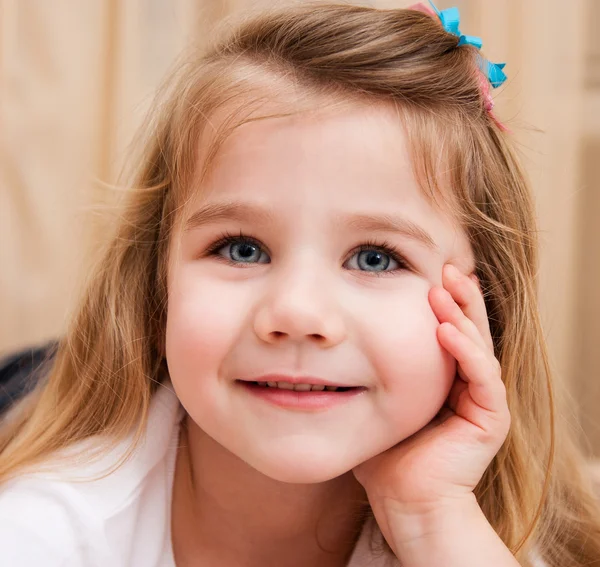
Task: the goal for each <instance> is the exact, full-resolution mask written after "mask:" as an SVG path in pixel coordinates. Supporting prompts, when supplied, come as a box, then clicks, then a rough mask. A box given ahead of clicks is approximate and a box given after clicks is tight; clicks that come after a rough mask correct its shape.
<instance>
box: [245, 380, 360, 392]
mask: <svg viewBox="0 0 600 567" xmlns="http://www.w3.org/2000/svg"><path fill="white" fill-rule="evenodd" d="M237 382H241V383H242V384H244V385H246V386H248V387H255V388H267V389H272V390H288V391H294V392H298V393H301V394H302V393H318V392H348V391H350V390H366V388H365V387H363V386H325V385H323V384H292V383H290V382H256V381H251V380H249V381H246V380H237Z"/></svg>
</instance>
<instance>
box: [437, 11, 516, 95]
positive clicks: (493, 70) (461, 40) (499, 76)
mask: <svg viewBox="0 0 600 567" xmlns="http://www.w3.org/2000/svg"><path fill="white" fill-rule="evenodd" d="M429 4H431V7H432V8H433V9H434V10H435V14H436V15H437V17H438V18H439V19H440V21H441V22H442V26H443V28H444V29H445V30H446V31H447V32H449V33H452V34H454V35H456V36H458V45H473V46H474V47H476V48H477V49H481V46H482V45H483V42H482V41H481V38H480V37H477V36H474V35H464V34H462V33H461V31H460V28H459V26H460V13H459V11H458V8H448V9H446V10H441V11H440V10H438V9H437V8H436V7H435V4H434V3H433V2H432V1H431V0H429ZM505 65H506V63H492V62H491V61H488V60H487V59H485V58H484V57H482V56H481V55H479V67H480V69H481V71H482V72H483V73H484V74H485V76H486V77H487V78H488V81H489V82H490V84H491V85H492V87H493V88H496V87H499V86H500V85H501V84H502V83H504V81H506V75H505V74H504V71H503V69H504V66H505Z"/></svg>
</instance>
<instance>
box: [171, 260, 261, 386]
mask: <svg viewBox="0 0 600 567" xmlns="http://www.w3.org/2000/svg"><path fill="white" fill-rule="evenodd" d="M190 272H191V270H190ZM250 305H251V303H250V302H249V298H246V297H244V295H243V294H241V293H240V288H239V286H238V288H237V290H236V291H235V292H232V291H231V290H229V289H228V284H227V283H225V282H223V281H218V282H217V281H214V280H212V279H210V278H207V277H205V276H203V277H196V276H195V275H194V274H193V273H186V272H185V271H182V273H181V274H180V276H179V277H178V279H177V283H176V285H173V286H172V288H171V289H170V290H169V303H168V310H167V328H166V355H167V362H168V365H169V371H170V373H171V377H172V378H173V381H176V380H177V379H178V378H180V377H183V378H189V377H191V376H192V375H194V376H200V374H202V375H204V374H210V375H212V376H215V375H216V374H218V371H219V368H220V365H221V364H222V362H223V361H224V359H225V357H226V356H227V353H228V352H229V351H230V350H232V349H233V347H234V345H235V343H236V340H237V337H238V336H239V334H240V332H241V330H242V328H243V321H244V319H245V317H246V316H247V315H246V312H247V310H248V307H249V306H250Z"/></svg>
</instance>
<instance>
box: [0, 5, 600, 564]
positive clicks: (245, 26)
mask: <svg viewBox="0 0 600 567" xmlns="http://www.w3.org/2000/svg"><path fill="white" fill-rule="evenodd" d="M477 53H478V52H477V50H476V49H475V48H474V47H471V46H460V47H458V46H457V38H456V36H454V35H452V34H450V33H447V32H446V31H445V30H444V29H443V28H442V27H441V25H440V24H439V21H437V20H436V19H434V18H432V17H430V16H429V15H427V14H425V13H422V12H420V11H416V10H376V9H372V8H367V7H358V6H350V5H344V4H339V5H334V4H331V5H325V4H320V3H319V4H314V3H310V4H303V5H297V6H291V7H286V8H283V9H277V10H276V11H269V12H265V13H263V14H261V15H258V16H257V17H256V18H251V19H249V20H248V21H244V22H241V23H240V24H239V25H236V26H235V27H234V28H233V30H232V31H227V30H226V31H224V32H223V35H219V36H217V40H215V42H214V43H213V44H212V45H211V47H210V48H209V49H207V50H205V51H202V52H201V53H195V52H191V54H190V56H189V57H188V59H187V60H185V61H184V62H183V63H182V64H181V65H180V66H179V68H178V70H177V71H176V72H175V74H174V75H173V76H172V77H171V78H170V80H169V82H168V83H167V85H166V87H165V89H164V92H163V97H162V98H161V99H160V100H159V102H157V104H156V106H155V111H154V113H153V114H152V115H151V116H152V120H151V122H150V126H151V128H150V130H149V137H148V141H147V144H146V146H145V149H144V153H143V156H142V161H141V166H140V168H139V172H138V175H137V179H136V181H135V183H134V188H133V189H132V190H131V198H130V201H129V203H128V207H127V210H126V211H125V213H124V215H123V221H122V223H121V224H120V226H119V227H118V230H117V234H116V236H115V237H114V239H113V240H112V241H111V243H110V246H109V248H108V250H107V252H106V255H105V257H104V260H103V262H102V264H101V266H100V267H99V269H98V272H97V273H96V274H94V276H93V277H92V278H91V280H90V284H89V286H88V289H87V292H86V295H85V297H84V299H83V300H82V304H81V308H80V310H79V312H78V314H77V316H76V317H75V318H74V321H73V323H72V326H71V328H70V329H69V331H68V333H67V335H66V337H65V339H64V340H63V342H62V345H61V348H60V350H59V352H58V356H57V359H56V362H55V364H54V367H53V370H52V372H51V373H50V375H49V378H48V381H47V383H44V384H42V385H41V386H40V388H39V389H38V390H37V391H36V392H34V394H33V395H32V396H30V397H29V398H28V399H27V400H26V401H25V403H23V404H21V405H20V406H19V407H17V408H16V409H15V412H14V414H13V419H11V420H10V425H9V424H7V425H6V426H5V427H4V431H3V438H2V441H1V442H2V444H1V445H0V447H3V452H2V454H1V455H0V478H4V479H5V478H8V477H9V476H12V475H13V474H15V473H16V471H18V470H20V469H21V468H22V467H23V466H25V465H33V464H35V463H37V462H40V461H41V460H42V459H43V458H44V457H45V456H47V455H49V454H50V453H51V452H53V451H55V450H56V449H59V448H62V447H65V446H67V445H69V444H71V443H73V442H74V441H76V440H79V439H83V438H86V437H89V436H91V435H93V434H95V433H98V432H109V433H111V434H112V435H113V437H114V438H115V439H118V438H121V437H123V436H124V435H126V434H127V433H129V432H130V430H131V429H132V428H134V427H135V428H136V431H137V434H138V435H141V434H142V432H143V430H144V425H145V419H146V414H147V408H148V403H149V400H150V398H151V395H152V393H153V392H154V391H155V390H156V387H157V383H158V380H159V379H160V376H161V373H162V372H164V371H166V370H168V372H169V374H170V376H171V379H172V381H173V384H174V387H175V390H176V392H177V394H178V396H179V397H180V399H181V402H182V404H183V405H184V407H185V409H186V410H187V411H188V413H189V415H190V417H191V418H192V420H193V421H194V422H195V423H196V424H197V425H198V426H199V427H201V428H202V429H203V430H205V431H206V432H207V433H208V434H209V435H210V436H212V437H213V438H214V439H215V440H217V441H218V442H219V443H221V444H222V445H223V446H224V447H226V448H227V449H229V450H230V451H232V452H233V453H235V454H236V455H238V456H239V457H240V458H242V459H244V460H245V461H246V462H247V463H249V464H250V465H251V466H253V467H255V468H256V469H257V470H259V471H260V472H262V473H264V474H266V475H268V476H270V477H272V478H275V479H278V480H283V481H287V482H295V483H312V482H322V481H325V480H328V479H331V478H333V477H335V476H339V475H341V474H343V473H345V472H348V471H349V470H350V469H351V468H352V467H354V466H355V465H357V464H358V463H360V462H362V461H364V460H366V459H368V458H370V457H372V456H374V455H375V454H377V453H380V452H381V451H383V450H385V449H387V448H389V447H391V446H392V445H394V444H396V443H398V442H399V441H401V440H402V439H404V438H406V437H408V436H409V435H411V434H412V433H414V432H416V431H417V430H419V429H420V428H422V427H423V426H424V425H425V424H426V423H428V422H429V421H430V420H431V418H433V417H434V415H435V414H436V413H437V411H438V410H439V409H440V406H441V405H442V404H443V402H444V400H445V397H446V395H447V393H448V391H449V389H450V386H451V383H452V380H453V378H454V372H455V362H454V361H453V360H452V359H451V358H450V357H449V356H448V355H447V353H445V352H444V351H443V350H442V348H441V346H440V345H439V343H438V342H437V339H436V334H435V330H436V326H437V324H438V323H437V320H436V318H435V316H434V315H433V313H432V311H431V309H430V307H429V305H428V300H427V292H428V290H429V288H430V287H431V286H432V285H434V284H439V283H440V281H441V273H442V267H443V265H444V264H445V263H447V262H451V263H454V264H455V265H456V266H458V267H459V268H460V269H461V270H463V271H465V272H467V273H471V272H474V273H475V274H476V275H477V276H478V278H479V280H480V282H481V287H482V289H483V291H484V295H485V298H486V304H487V310H488V315H489V319H490V326H491V329H492V335H493V337H494V342H495V349H496V356H497V358H498V359H499V361H500V363H501V365H502V373H503V379H504V381H505V384H506V388H507V395H508V400H509V407H510V410H511V416H512V430H511V433H510V435H509V438H508V439H507V442H506V443H505V445H504V447H503V448H502V450H501V451H500V453H499V454H498V455H497V457H496V459H495V460H494V461H493V462H492V464H491V465H490V467H489V469H488V471H487V473H486V475H485V476H484V478H483V479H482V481H481V483H480V485H479V486H478V489H477V496H478V498H479V501H480V504H481V506H482V508H483V510H484V512H485V513H486V515H487V517H488V519H489V520H490V522H491V523H492V525H493V526H494V527H495V529H496V530H497V531H498V533H499V534H500V535H501V537H503V539H504V541H505V542H506V543H507V544H508V545H509V547H512V548H514V549H516V548H518V547H519V546H520V545H522V544H523V543H524V542H526V541H527V538H528V537H529V536H530V535H532V534H535V536H536V537H537V539H538V540H539V541H541V542H542V543H543V550H544V552H545V553H546V552H547V553H549V554H550V555H553V556H555V557H556V558H559V559H561V560H562V563H561V564H573V565H575V564H577V565H578V564H579V563H573V562H572V563H567V562H565V560H566V559H569V560H570V561H573V560H574V558H575V557H580V558H581V557H583V558H584V559H585V558H586V557H587V555H585V554H586V553H588V550H589V557H591V558H593V557H595V556H594V555H593V553H595V552H597V551H598V550H599V549H600V536H598V535H597V533H596V535H592V536H591V537H588V540H587V542H586V541H584V540H585V538H584V527H585V528H586V529H587V531H588V532H589V530H590V529H591V527H590V526H591V525H592V524H591V519H590V518H591V515H592V511H591V504H589V502H588V500H586V496H585V491H584V489H583V488H582V487H581V486H580V484H581V482H582V481H581V480H580V479H579V477H577V475H576V474H575V473H574V472H573V471H575V470H576V469H575V468H573V470H571V468H569V467H570V466H571V464H572V463H573V462H575V460H576V458H577V457H576V454H577V453H576V452H572V451H571V450H570V449H569V447H571V444H570V443H571V442H570V441H568V439H569V438H568V436H565V438H564V440H562V441H561V446H560V447H559V448H558V452H556V453H555V451H556V450H557V447H556V443H555V439H556V434H555V432H554V415H553V401H552V390H551V384H550V373H549V369H548V363H547V358H546V354H545V346H544V339H543V336H542V332H541V329H540V323H539V316H538V310H537V303H536V282H535V278H536V272H537V242H536V228H535V226H536V223H535V216H534V208H533V203H532V199H531V193H530V190H529V188H528V186H527V183H526V181H525V179H524V175H523V173H522V171H521V169H520V167H519V165H518V163H517V161H516V159H515V156H514V153H513V150H512V149H511V148H510V146H509V143H508V141H507V140H506V134H505V133H504V132H503V131H502V130H501V128H500V127H499V126H498V123H497V122H496V121H495V119H494V118H493V117H492V116H491V115H490V114H489V112H488V111H487V110H486V107H487V106H488V100H487V99H486V96H485V93H484V92H483V91H482V89H481V86H480V85H481V75H480V72H479V67H478V64H477ZM270 373H279V374H287V375H294V376H299V375H309V376H317V377H320V378H323V379H325V380H329V381H332V382H334V383H338V384H341V385H345V386H363V387H365V388H367V391H366V392H364V393H363V394H361V395H360V396H357V397H355V398H353V399H352V400H350V401H348V402H346V403H345V404H341V405H339V406H337V407H334V408H331V409H329V410H327V411H317V412H314V413H312V414H309V413H306V412H293V411H279V410H276V409H274V408H271V407H270V406H267V405H266V404H264V403H262V402H259V401H257V400H256V399H254V398H253V397H251V396H249V395H248V393H247V391H246V390H245V389H244V388H243V386H242V385H241V384H240V383H239V382H238V380H240V379H246V380H252V379H256V378H257V377H260V376H263V375H265V374H270ZM57 407H58V408H59V411H57V410H56V408H57ZM50 416H51V417H50ZM567 452H569V453H568V458H567V457H565V455H567ZM571 453H572V454H571ZM569 475H570V476H569ZM573 507H575V508H576V509H577V514H578V517H577V518H575V519H574V518H573V517H572V514H571V513H570V512H569V511H568V510H569V508H571V509H572V508H573ZM586 522H587V523H586ZM557 528H560V529H558V530H557ZM555 532H557V533H555ZM590 533H591V532H590ZM594 538H596V539H594ZM577 546H578V547H577ZM586 546H587V548H586ZM576 548H577V554H579V555H576V554H575V551H573V552H571V549H576ZM526 550H527V546H524V547H523V553H525V551H526ZM582 554H583V555H582ZM524 557H525V556H524V555H523V561H524V563H523V564H526V563H525V559H524ZM582 563H583V560H582Z"/></svg>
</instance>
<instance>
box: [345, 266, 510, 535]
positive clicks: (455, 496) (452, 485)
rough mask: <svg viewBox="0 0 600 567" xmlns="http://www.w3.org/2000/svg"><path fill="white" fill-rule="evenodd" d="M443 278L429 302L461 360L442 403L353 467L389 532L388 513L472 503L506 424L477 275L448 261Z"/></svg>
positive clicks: (442, 335) (441, 336)
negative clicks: (424, 421) (422, 422)
mask: <svg viewBox="0 0 600 567" xmlns="http://www.w3.org/2000/svg"><path fill="white" fill-rule="evenodd" d="M473 277H474V276H473ZM442 283H443V287H440V286H435V287H433V288H432V289H431V290H430V292H429V301H430V304H431V306H432V308H433V311H434V313H435V314H436V317H437V318H438V320H439V322H440V323H441V324H440V326H439V327H438V329H437V337H438V340H439V342H440V344H441V345H442V346H443V347H444V348H445V349H446V350H447V351H448V352H449V353H450V354H451V355H452V356H454V358H455V359H456V360H457V363H458V365H457V376H456V378H455V382H454V384H453V386H452V388H451V390H450V394H449V396H448V399H447V401H446V404H445V406H444V407H443V408H442V410H441V411H440V413H439V414H438V415H437V416H436V418H435V419H434V420H433V421H432V422H431V423H429V424H428V425H427V426H426V427H424V428H423V429H421V430H420V431H418V432H417V433H415V434H414V435H412V436H411V437H409V438H408V439H405V440H404V441H402V442H401V443H399V444H398V445H396V446H394V447H392V448H391V449H389V450H387V451H385V452H383V453H381V454H379V455H377V456H376V457H373V458H372V459H370V460H369V461H366V462H365V463H361V464H360V465H358V466H357V467H355V468H354V469H353V473H354V475H355V477H356V478H357V480H358V481H359V482H360V483H361V484H362V485H363V487H364V488H365V490H366V492H367V495H368V498H369V502H370V504H371V507H372V508H373V512H374V513H375V516H376V519H377V521H378V523H379V525H380V527H381V528H382V531H383V532H384V535H386V539H388V535H389V536H391V534H386V533H385V531H386V529H385V527H386V524H387V521H388V518H389V517H390V515H393V516H395V517H397V516H398V514H400V515H402V516H404V517H412V518H415V517H418V516H423V517H425V516H427V515H431V514H432V513H434V512H435V511H436V510H438V509H444V510H448V508H453V507H455V506H454V504H456V507H457V508H458V507H461V506H463V505H466V506H470V504H466V503H467V502H470V501H474V496H473V490H474V488H475V486H476V485H477V483H478V482H479V481H480V479H481V477H482V475H483V473H484V471H485V470H486V468H487V467H488V465H489V464H490V462H491V460H492V459H493V457H494V456H495V455H496V453H497V452H498V451H499V449H500V447H501V446H502V444H503V443H504V440H505V439H506V436H507V435H508V431H509V428H510V413H509V410H508V405H507V402H506V390H505V387H504V384H503V382H502V380H501V372H500V364H499V362H498V360H497V359H496V358H495V356H494V348H493V342H492V337H491V334H490V328H489V323H488V318H487V313H486V309H485V303H484V300H483V296H482V294H481V292H480V290H479V286H478V284H477V283H476V279H471V278H470V277H467V276H465V275H463V274H462V273H460V272H459V271H458V269H457V268H455V267H454V266H452V265H450V264H446V265H445V266H444V270H443V274H442ZM446 406H447V407H446ZM395 535H396V536H398V534H395ZM389 541H390V539H388V542H389Z"/></svg>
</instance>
